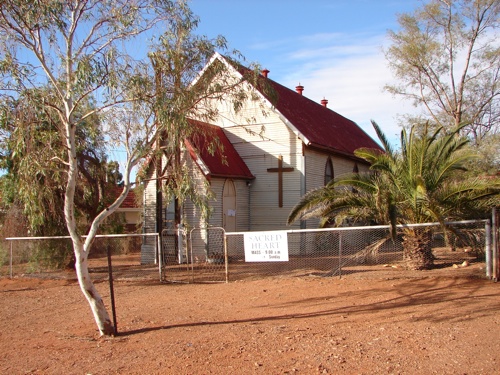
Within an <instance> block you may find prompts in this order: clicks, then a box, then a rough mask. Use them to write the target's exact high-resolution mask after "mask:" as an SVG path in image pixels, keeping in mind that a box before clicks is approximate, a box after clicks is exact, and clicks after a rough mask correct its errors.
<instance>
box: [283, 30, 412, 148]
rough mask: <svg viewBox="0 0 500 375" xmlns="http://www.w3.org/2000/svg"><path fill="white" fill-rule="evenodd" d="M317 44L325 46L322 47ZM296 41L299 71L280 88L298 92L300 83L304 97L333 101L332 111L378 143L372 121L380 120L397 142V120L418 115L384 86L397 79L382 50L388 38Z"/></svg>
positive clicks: (295, 63)
mask: <svg viewBox="0 0 500 375" xmlns="http://www.w3.org/2000/svg"><path fill="white" fill-rule="evenodd" d="M318 40H321V41H322V42H323V43H319V44H318V43H317V41H318ZM325 41H329V42H330V44H328V43H325ZM297 42H298V44H299V46H298V47H299V48H297V49H296V50H295V51H293V52H290V54H289V56H288V61H289V62H291V63H292V64H293V66H294V69H293V70H292V71H291V72H289V74H288V75H286V76H284V77H283V79H282V80H281V83H282V84H284V85H285V86H287V87H290V88H293V87H295V86H296V85H297V84H298V83H299V82H300V83H301V84H302V85H303V86H304V87H305V90H304V95H305V96H307V97H308V98H310V99H312V100H314V101H317V102H319V101H320V100H321V99H323V98H326V99H328V101H329V103H328V107H329V108H331V109H332V110H334V111H336V112H338V113H340V114H341V115H343V116H345V117H347V118H349V119H351V120H353V121H354V122H356V123H357V124H358V125H360V126H361V127H362V128H363V129H364V130H365V131H366V132H367V133H368V134H370V136H372V137H374V138H375V137H376V136H375V132H374V131H373V127H372V125H371V122H370V120H372V119H373V120H375V121H376V122H377V123H378V124H379V125H380V126H381V128H382V129H383V131H384V132H385V133H386V136H387V137H388V138H389V139H390V140H391V142H392V141H394V142H396V140H397V138H398V134H399V132H400V127H399V126H398V122H397V116H398V115H403V114H408V113H416V112H417V110H416V109H415V108H413V107H412V105H411V104H410V103H408V102H404V101H402V100H400V99H398V98H393V97H392V95H390V94H389V93H387V92H384V91H383V87H384V85H386V84H388V83H391V82H393V80H394V79H393V77H392V74H391V72H390V70H389V68H388V67H387V62H386V60H385V57H384V54H383V52H382V49H381V46H382V44H383V43H384V37H383V36H372V37H367V36H366V35H363V34H359V35H355V34H351V35H348V36H347V35H346V36H344V37H342V36H341V35H340V34H338V33H335V34H329V35H326V34H322V35H320V36H318V37H317V36H308V37H304V38H301V39H299V40H298V41H297ZM301 43H303V45H300V44H301ZM300 47H302V48H300ZM290 60H291V61H290Z"/></svg>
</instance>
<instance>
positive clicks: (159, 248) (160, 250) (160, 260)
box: [155, 233, 163, 282]
mask: <svg viewBox="0 0 500 375" xmlns="http://www.w3.org/2000/svg"><path fill="white" fill-rule="evenodd" d="M161 240H162V235H161V233H156V249H157V250H156V251H155V252H156V253H157V255H158V258H157V259H158V271H159V272H160V282H162V281H163V248H162V246H161Z"/></svg>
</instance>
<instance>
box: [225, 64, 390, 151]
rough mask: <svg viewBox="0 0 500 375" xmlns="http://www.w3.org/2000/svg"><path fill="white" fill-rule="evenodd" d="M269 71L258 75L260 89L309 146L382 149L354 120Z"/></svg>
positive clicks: (250, 73) (243, 69) (244, 70)
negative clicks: (270, 76)
mask: <svg viewBox="0 0 500 375" xmlns="http://www.w3.org/2000/svg"><path fill="white" fill-rule="evenodd" d="M219 56H220V55H219ZM220 58H224V59H226V61H227V62H228V63H229V64H230V65H232V66H233V67H234V68H235V69H236V70H237V71H238V72H239V73H240V74H242V75H243V76H247V77H248V78H249V79H250V80H252V76H253V74H254V72H253V71H251V70H250V69H248V68H246V67H244V66H242V65H240V64H239V63H237V62H235V61H233V60H231V59H229V58H227V57H223V56H220ZM267 73H269V71H266V72H263V75H261V76H259V77H258V80H257V85H256V86H257V87H256V88H257V90H258V91H259V92H260V93H261V94H262V95H264V97H266V99H267V100H269V101H270V102H271V104H272V105H273V106H274V107H275V108H276V109H277V110H278V111H279V112H280V113H281V114H282V115H283V116H284V117H285V119H286V120H287V121H288V122H289V123H290V124H291V125H292V126H293V127H294V128H295V129H296V130H297V131H298V132H299V133H300V134H301V135H302V136H303V137H304V138H305V139H304V141H305V144H306V146H312V147H317V148H320V149H324V150H326V151H329V152H333V153H339V154H343V155H346V156H354V151H355V150H357V149H358V148H362V147H366V148H376V149H379V150H382V148H381V147H380V145H379V144H378V143H377V142H375V141H374V140H373V139H372V138H371V137H370V136H369V135H368V134H366V133H365V132H364V130H363V129H361V128H360V127H359V126H358V125H357V124H356V123H355V122H354V121H351V120H349V119H348V118H345V117H344V116H342V115H340V114H338V113H337V112H335V111H332V110H331V109H329V108H327V107H326V106H323V105H322V104H320V103H316V102H314V101H312V100H311V99H308V98H306V97H305V96H303V95H302V94H299V93H298V92H297V91H295V90H290V89H289V88H287V87H285V86H283V85H281V84H279V83H277V82H275V81H273V80H272V79H270V78H268V75H267ZM269 87H270V89H269ZM301 88H302V90H303V87H301Z"/></svg>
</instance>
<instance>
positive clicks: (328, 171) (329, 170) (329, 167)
mask: <svg viewBox="0 0 500 375" xmlns="http://www.w3.org/2000/svg"><path fill="white" fill-rule="evenodd" d="M333 177H334V175H333V162H332V158H330V157H329V158H328V159H327V160H326V165H325V185H326V184H328V183H329V182H330V181H331V180H333Z"/></svg>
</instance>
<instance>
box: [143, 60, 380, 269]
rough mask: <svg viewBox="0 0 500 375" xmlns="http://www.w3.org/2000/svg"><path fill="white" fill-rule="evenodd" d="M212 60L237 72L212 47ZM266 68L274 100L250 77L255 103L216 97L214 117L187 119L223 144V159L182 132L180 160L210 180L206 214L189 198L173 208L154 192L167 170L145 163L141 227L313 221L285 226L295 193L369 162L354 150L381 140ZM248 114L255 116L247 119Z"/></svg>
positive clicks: (277, 226) (256, 226)
mask: <svg viewBox="0 0 500 375" xmlns="http://www.w3.org/2000/svg"><path fill="white" fill-rule="evenodd" d="M215 60H219V61H221V62H223V63H224V64H226V65H227V67H228V70H229V73H228V74H234V75H235V77H236V78H241V73H240V72H239V71H238V70H237V69H236V68H235V67H234V66H233V65H231V64H229V63H228V61H227V60H226V59H225V58H224V57H223V56H221V55H219V54H215V55H214V57H213V58H212V60H211V62H210V63H214V61H215ZM268 73H269V71H267V70H264V71H263V72H262V79H265V80H266V82H267V83H268V84H269V85H270V87H271V88H272V89H273V90H274V92H275V94H276V99H275V101H274V102H271V101H270V100H268V98H267V97H266V96H265V94H264V93H263V92H261V91H260V90H259V89H258V88H256V87H254V86H250V85H248V90H253V91H254V93H255V94H257V95H259V96H260V98H261V101H260V102H259V103H257V102H255V101H251V100H248V101H247V102H246V103H245V104H244V106H243V109H242V110H241V111H239V112H238V113H235V112H234V111H233V110H232V106H231V105H230V103H224V102H219V103H218V104H217V105H218V109H219V114H220V116H219V117H218V119H217V120H216V121H214V122H213V123H212V124H206V123H202V122H199V121H195V120H193V124H194V125H196V126H204V127H207V129H211V134H214V136H217V137H219V140H220V143H221V144H222V145H223V146H224V151H223V153H224V158H225V160H226V162H225V163H223V162H222V160H221V157H220V156H218V155H213V156H212V155H210V153H208V152H207V150H206V149H204V147H203V141H201V142H200V141H198V142H197V144H193V142H190V141H189V140H186V141H185V149H184V150H183V151H184V152H183V160H184V162H185V163H187V165H189V166H190V171H191V173H192V174H193V176H194V177H195V178H196V179H197V180H198V181H200V188H202V186H204V184H203V182H208V184H209V188H210V190H211V191H212V194H213V196H214V199H213V200H212V201H211V202H212V203H211V204H212V209H213V211H212V214H211V216H210V217H209V218H208V219H207V220H205V219H203V218H202V215H201V214H200V213H199V212H198V211H197V209H196V207H195V206H194V205H193V204H192V203H191V202H183V203H182V205H181V207H178V210H177V212H178V213H179V214H178V215H174V211H175V210H174V207H173V204H168V202H164V201H163V200H162V199H161V197H159V195H158V193H157V192H158V191H160V190H161V188H160V186H161V185H160V184H161V181H162V178H164V177H166V176H160V177H161V178H158V176H156V170H155V168H154V167H150V168H149V171H148V172H149V173H148V177H147V181H146V183H145V189H144V225H143V228H144V232H145V233H155V232H158V231H159V230H161V229H162V228H175V227H177V226H178V224H179V222H180V223H181V224H182V226H183V227H187V228H195V227H206V226H215V227H223V228H224V229H225V231H226V232H244V231H270V230H283V229H299V228H316V227H317V223H318V222H317V220H308V221H304V222H296V223H294V224H293V225H292V226H287V224H286V221H287V217H288V215H289V213H290V211H291V210H292V208H293V207H294V206H295V204H297V203H298V202H299V200H300V198H301V197H302V196H303V195H304V194H305V193H306V192H307V191H309V190H311V189H314V188H318V187H321V186H323V185H325V183H327V182H328V181H330V180H331V179H332V178H333V177H334V176H339V175H341V174H344V173H350V172H358V171H359V172H361V171H366V170H368V167H369V165H368V164H367V163H366V162H365V161H363V160H362V159H359V158H357V157H356V156H354V151H355V150H356V149H358V148H360V147H368V148H380V146H378V144H377V143H376V142H375V141H374V140H373V139H371V138H370V137H369V136H368V135H367V134H366V133H365V132H364V131H363V130H362V129H361V128H360V127H359V126H358V125H356V124H355V123H354V122H353V121H351V120H349V119H347V118H345V117H343V116H341V115H340V114H338V113H336V112H334V111H332V110H331V109H329V108H327V103H328V101H327V100H325V99H323V100H322V101H321V103H316V102H314V101H312V100H310V99H308V98H306V97H305V96H303V95H302V92H303V90H304V87H302V86H297V87H296V88H295V90H290V89H288V88H286V87H284V86H282V85H280V84H279V83H277V82H275V81H273V80H272V79H270V78H269V77H268ZM262 103H264V106H265V107H266V108H265V112H266V113H265V114H264V113H263V111H262V107H261V106H262ZM248 118H253V121H252V122H251V123H249V122H248V121H247V119H248ZM262 129H264V131H262ZM160 215H161V216H162V217H161V219H160ZM176 216H177V217H176ZM179 216H180V217H179ZM160 220H161V222H160V223H159V221H160ZM158 224H161V225H158ZM176 242H177V241H176ZM181 242H182V241H181ZM152 259H154V244H152V243H150V244H148V243H147V242H145V243H144V244H143V248H142V260H143V262H146V261H148V260H152Z"/></svg>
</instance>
